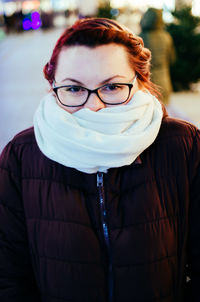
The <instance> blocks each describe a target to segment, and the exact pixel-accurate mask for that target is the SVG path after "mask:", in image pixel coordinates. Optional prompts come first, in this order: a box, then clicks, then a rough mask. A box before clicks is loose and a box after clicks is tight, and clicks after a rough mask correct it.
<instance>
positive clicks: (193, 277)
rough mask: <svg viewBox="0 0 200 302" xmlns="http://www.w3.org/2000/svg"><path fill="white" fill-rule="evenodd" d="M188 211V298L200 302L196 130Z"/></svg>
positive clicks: (199, 148)
mask: <svg viewBox="0 0 200 302" xmlns="http://www.w3.org/2000/svg"><path fill="white" fill-rule="evenodd" d="M189 168H190V178H191V179H190V180H191V187H190V209H189V241H188V242H189V247H188V251H189V253H188V255H189V258H188V260H189V261H188V271H189V274H188V275H189V278H190V281H189V282H188V289H189V292H188V296H189V300H188V301H192V302H197V301H200V130H196V135H195V139H194V142H193V150H192V153H191V156H190V164H189Z"/></svg>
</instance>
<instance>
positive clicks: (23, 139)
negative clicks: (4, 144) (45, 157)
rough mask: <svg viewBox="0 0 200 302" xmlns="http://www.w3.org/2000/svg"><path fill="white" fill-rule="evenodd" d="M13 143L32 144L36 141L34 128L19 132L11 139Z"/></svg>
mask: <svg viewBox="0 0 200 302" xmlns="http://www.w3.org/2000/svg"><path fill="white" fill-rule="evenodd" d="M11 143H12V144H14V145H16V146H17V145H21V144H30V143H33V144H34V143H36V140H35V135H34V128H33V127H30V128H28V129H25V130H23V131H21V132H19V133H18V134H17V135H15V136H14V138H13V139H12V140H11Z"/></svg>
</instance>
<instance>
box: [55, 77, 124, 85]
mask: <svg viewBox="0 0 200 302" xmlns="http://www.w3.org/2000/svg"><path fill="white" fill-rule="evenodd" d="M115 78H123V79H124V78H125V76H122V75H115V76H113V77H110V78H108V79H105V80H103V81H102V82H100V83H99V84H100V85H103V84H105V83H107V82H109V81H111V80H113V79H115ZM67 80H68V81H71V82H74V83H77V84H79V85H82V86H84V84H83V83H82V82H80V81H78V80H76V79H72V78H65V79H63V80H62V81H61V82H64V81H67Z"/></svg>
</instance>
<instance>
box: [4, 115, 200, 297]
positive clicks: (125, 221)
mask: <svg viewBox="0 0 200 302" xmlns="http://www.w3.org/2000/svg"><path fill="white" fill-rule="evenodd" d="M97 176H98V177H97ZM97 178H98V186H97ZM187 276H189V277H190V279H191V280H190V282H187V283H186V277H187ZM199 285H200V133H199V131H198V130H197V129H196V128H195V127H193V126H192V125H190V124H187V123H185V122H182V121H176V120H173V119H170V118H166V119H165V120H164V121H163V123H162V127H161V130H160V133H159V135H158V137H157V139H156V141H155V142H154V143H153V144H152V145H151V146H150V147H149V148H148V149H147V150H146V151H144V152H143V153H142V154H141V156H140V157H139V158H138V159H137V161H136V162H135V163H133V164H132V165H130V166H125V167H122V168H117V169H110V170H109V171H108V173H107V174H105V175H101V174H98V175H97V174H84V173H81V172H79V171H77V170H75V169H71V168H66V167H64V166H62V165H60V164H58V163H56V162H54V161H51V160H49V159H48V158H46V157H45V156H44V155H43V154H42V153H41V152H40V150H39V149H38V147H37V144H36V142H35V138H34V133H33V129H29V130H26V131H24V132H22V133H21V134H19V135H17V136H16V137H15V138H14V139H13V140H12V142H11V143H9V144H8V146H7V147H6V148H5V149H4V151H3V153H2V155H1V159H0V301H1V302H31V301H32V302H39V301H43V302H105V301H113V302H139V301H140V302H141V301H149V302H150V301H151V302H153V301H156V302H183V301H187V302H189V301H195V302H198V301H200V289H199Z"/></svg>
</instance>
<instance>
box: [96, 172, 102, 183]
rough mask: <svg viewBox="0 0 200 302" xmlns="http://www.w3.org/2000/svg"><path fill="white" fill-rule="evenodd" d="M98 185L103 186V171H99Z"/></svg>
mask: <svg viewBox="0 0 200 302" xmlns="http://www.w3.org/2000/svg"><path fill="white" fill-rule="evenodd" d="M97 187H103V172H97Z"/></svg>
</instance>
